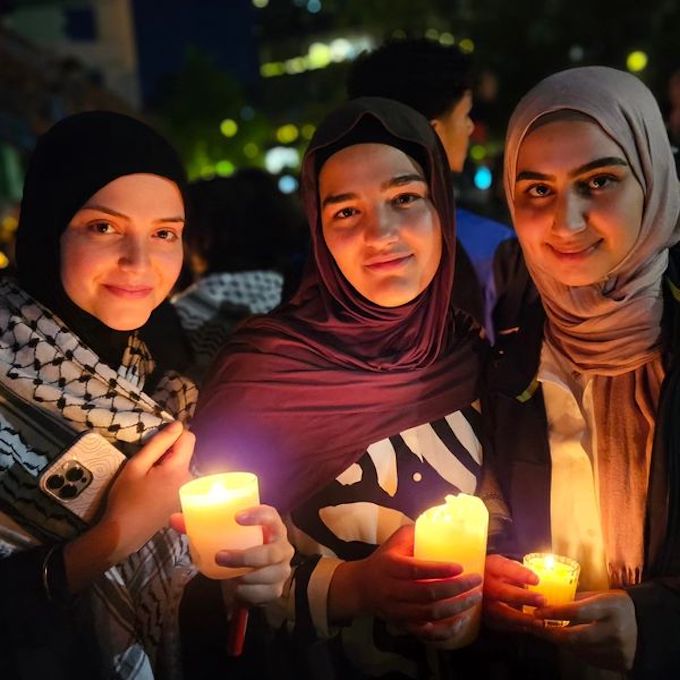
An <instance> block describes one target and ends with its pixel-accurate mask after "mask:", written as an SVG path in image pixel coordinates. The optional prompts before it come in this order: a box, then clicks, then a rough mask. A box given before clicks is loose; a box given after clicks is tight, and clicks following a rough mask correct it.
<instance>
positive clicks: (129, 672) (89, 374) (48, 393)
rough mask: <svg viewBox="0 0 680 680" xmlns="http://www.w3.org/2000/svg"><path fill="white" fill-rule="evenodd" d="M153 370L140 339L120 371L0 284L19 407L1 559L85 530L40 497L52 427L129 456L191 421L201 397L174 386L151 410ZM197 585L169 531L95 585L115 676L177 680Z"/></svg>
mask: <svg viewBox="0 0 680 680" xmlns="http://www.w3.org/2000/svg"><path fill="white" fill-rule="evenodd" d="M153 368H154V362H153V360H152V359H151V357H150V356H149V353H148V350H147V349H146V346H145V345H144V343H143V342H141V341H140V340H138V339H137V338H136V336H135V335H134V334H133V335H131V337H130V341H129V343H128V347H127V349H126V351H125V354H124V357H123V362H122V365H121V367H120V368H119V369H118V371H115V370H114V369H112V368H111V367H110V366H108V365H107V364H105V363H103V362H102V361H100V359H99V358H98V357H97V355H96V354H95V353H94V352H93V351H92V350H91V349H89V348H88V347H86V346H85V345H83V344H82V343H81V341H80V340H79V339H78V337H77V336H76V335H74V334H73V332H71V331H70V330H69V329H68V328H67V327H66V326H65V325H64V324H63V322H62V321H61V320H60V319H59V318H58V317H56V316H54V315H53V314H52V313H51V312H50V311H49V310H47V309H46V308H45V307H43V306H41V305H40V304H38V303H37V302H36V301H35V300H33V299H32V298H31V297H30V296H29V295H27V294H26V293H25V292H24V291H23V290H22V289H20V288H19V287H17V286H16V284H14V283H13V282H11V281H3V282H2V283H0V382H2V386H3V388H4V391H5V392H9V393H10V394H11V395H12V397H13V399H12V400H8V399H0V507H2V509H3V510H4V512H0V557H5V556H7V555H9V554H12V553H14V552H15V551H19V550H23V549H26V548H27V547H30V546H34V545H38V544H43V543H53V542H58V541H63V540H68V539H70V538H72V537H74V536H76V535H77V534H78V533H80V532H81V531H83V529H84V528H85V527H84V525H83V524H82V523H81V522H80V520H78V519H77V518H76V517H74V516H72V515H71V514H70V513H69V512H68V511H67V510H65V509H63V508H62V507H61V506H60V505H58V504H57V503H56V502H53V501H51V500H50V498H49V497H48V496H47V495H45V494H43V493H42V492H41V491H40V489H39V487H38V480H39V477H40V474H41V472H42V471H43V470H44V469H45V468H46V466H47V465H49V463H50V462H51V461H52V460H53V459H54V458H55V457H56V456H57V455H58V454H59V452H60V451H61V450H63V448H64V441H63V437H62V438H61V439H60V438H59V437H55V436H54V428H50V427H45V424H44V423H45V421H49V420H52V421H53V422H54V423H55V424H57V429H58V428H59V427H61V428H62V430H64V429H65V428H64V425H67V426H68V428H70V430H72V435H73V437H72V438H73V439H75V437H76V436H77V434H78V433H80V432H83V431H87V430H94V431H96V432H98V433H99V434H101V435H102V436H104V437H105V438H106V439H107V440H109V441H110V442H111V443H113V444H114V445H116V446H117V448H119V449H120V450H121V451H123V452H124V453H125V454H126V455H128V456H129V455H131V454H132V453H134V452H135V451H136V450H137V449H138V448H139V447H140V446H141V445H142V444H143V443H144V442H145V441H146V440H147V439H148V438H149V437H150V436H152V435H153V434H154V433H155V432H156V431H157V430H158V428H159V427H161V426H162V425H163V424H165V423H168V422H170V421H172V420H175V419H179V420H182V421H184V420H186V419H187V418H189V417H190V416H191V414H192V412H193V408H194V405H195V401H196V397H197V390H196V387H195V385H194V384H193V383H191V382H190V381H188V380H186V379H185V378H182V377H181V376H179V375H177V374H169V375H166V376H164V378H163V379H162V380H161V381H160V382H159V386H158V388H157V391H156V393H155V394H154V398H152V397H150V396H149V395H147V394H146V393H145V392H144V391H143V387H144V381H145V378H146V377H148V375H149V374H150V372H151V371H152V370H153ZM17 401H18V402H19V403H21V402H23V403H24V404H26V405H27V407H26V408H17V406H16V402H17ZM32 414H36V416H37V415H38V414H40V417H32ZM193 574H194V570H193V568H192V567H191V564H190V561H189V558H188V555H187V550H186V542H185V539H184V537H181V536H179V535H178V534H177V533H176V532H174V531H172V530H170V529H167V530H164V531H161V532H158V533H157V534H156V535H155V536H154V537H153V538H152V539H151V540H150V541H149V542H148V543H147V544H145V545H144V546H143V547H142V549H141V550H139V551H138V552H137V553H134V554H133V555H130V556H129V557H128V558H127V559H126V560H125V561H124V562H122V563H121V564H118V565H116V566H115V567H113V568H112V569H110V570H109V571H107V572H106V573H105V574H104V575H103V576H102V577H101V578H100V579H99V580H98V581H97V582H96V583H95V584H94V586H93V587H92V588H91V591H90V595H89V597H90V599H91V605H92V610H93V614H94V616H95V620H96V630H97V635H98V639H99V643H100V646H101V652H102V654H101V656H102V659H103V660H104V663H108V664H109V666H110V667H109V668H107V669H104V673H105V674H106V675H107V676H109V677H115V678H140V679H141V678H143V679H147V678H153V677H154V669H155V668H162V669H163V675H164V677H168V678H173V677H178V676H179V674H180V669H179V662H178V659H177V658H176V655H177V651H178V648H179V645H178V640H177V610H178V606H179V600H180V597H181V593H182V591H183V588H184V586H185V584H186V583H187V581H188V580H189V579H190V578H191V577H192V576H193Z"/></svg>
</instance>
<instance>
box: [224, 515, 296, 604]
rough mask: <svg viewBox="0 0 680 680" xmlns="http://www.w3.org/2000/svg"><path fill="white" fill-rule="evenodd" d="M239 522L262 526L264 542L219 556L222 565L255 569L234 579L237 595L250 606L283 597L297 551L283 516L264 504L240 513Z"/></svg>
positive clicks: (227, 551)
mask: <svg viewBox="0 0 680 680" xmlns="http://www.w3.org/2000/svg"><path fill="white" fill-rule="evenodd" d="M236 521H237V522H238V523H239V524H241V525H244V526H252V525H260V526H261V527H262V533H263V538H264V543H263V544H262V545H256V546H253V547H252V548H248V549H246V550H222V551H220V552H218V553H217V555H216V556H215V561H216V562H217V564H219V565H220V566H223V567H235V568H239V567H247V568H249V569H251V571H249V572H248V573H246V574H243V575H242V576H239V577H238V578H236V579H234V590H233V595H234V596H235V597H236V599H238V600H239V601H240V602H242V603H244V604H248V605H257V604H265V603H266V602H271V601H272V600H275V599H276V598H278V597H281V594H282V592H283V587H284V585H285V583H286V581H287V580H288V577H289V576H290V571H291V570H290V561H291V559H292V558H293V552H294V551H293V546H291V544H290V543H289V542H288V534H287V531H286V526H285V524H284V523H283V521H282V520H281V517H280V516H279V513H278V512H277V511H276V510H275V509H274V508H272V507H270V506H269V505H260V506H257V507H255V508H249V509H247V510H244V511H243V512H240V513H239V514H238V515H236Z"/></svg>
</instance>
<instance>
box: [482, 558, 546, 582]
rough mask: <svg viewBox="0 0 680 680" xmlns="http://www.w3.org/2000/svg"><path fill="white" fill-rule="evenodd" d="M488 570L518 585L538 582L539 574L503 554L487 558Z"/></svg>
mask: <svg viewBox="0 0 680 680" xmlns="http://www.w3.org/2000/svg"><path fill="white" fill-rule="evenodd" d="M486 571H487V572H488V573H489V574H492V575H493V576H496V577H498V578H499V579H501V580H503V581H507V582H508V583H512V584H514V585H516V586H523V585H530V586H535V585H537V584H538V576H536V574H535V573H534V572H533V571H531V569H527V568H526V567H525V566H523V565H522V564H520V563H519V562H517V561H516V560H511V559H508V558H507V557H503V555H489V556H488V557H487V558H486Z"/></svg>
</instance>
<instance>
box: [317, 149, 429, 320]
mask: <svg viewBox="0 0 680 680" xmlns="http://www.w3.org/2000/svg"><path fill="white" fill-rule="evenodd" d="M319 204H320V206H321V224H322V228H323V236H324V240H325V242H326V245H327V246H328V249H329V251H330V252H331V255H332V256H333V259H334V260H335V262H336V264H337V265H338V267H339V268H340V271H341V272H342V273H343V275H344V276H345V278H346V279H347V281H349V283H350V284H351V285H352V286H353V287H354V288H355V289H356V290H357V291H358V292H359V293H360V294H361V295H363V297H365V298H367V299H368V300H370V301H371V302H373V303H375V304H377V305H380V306H381V307H397V306H399V305H403V304H406V303H408V302H410V301H411V300H413V299H414V298H416V297H417V296H418V295H419V294H420V293H422V292H423V291H424V290H425V288H427V286H428V285H429V284H430V282H431V281H432V279H433V278H434V275H435V273H436V271H437V267H438V266H439V261H440V260H441V254H442V230H441V225H440V222H439V215H438V214H437V211H436V209H435V207H434V205H433V204H432V201H431V200H430V192H429V187H428V184H427V181H426V178H425V174H424V172H423V169H422V168H421V167H420V166H419V165H418V163H416V162H415V161H414V160H413V159H412V158H411V157H410V156H407V155H406V154H405V153H404V152H403V151H401V150H399V149H397V148H395V147H392V146H388V145H386V144H355V145H353V146H348V147H346V148H344V149H342V150H341V151H338V152H337V153H335V154H333V155H332V156H331V157H330V158H329V159H328V160H327V161H326V162H325V163H324V165H323V167H322V169H321V173H320V175H319Z"/></svg>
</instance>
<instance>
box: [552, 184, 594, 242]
mask: <svg viewBox="0 0 680 680" xmlns="http://www.w3.org/2000/svg"><path fill="white" fill-rule="evenodd" d="M587 222H588V204H587V201H586V199H585V197H583V196H581V195H580V194H579V193H578V192H577V191H566V192H564V193H563V194H562V195H561V196H559V197H558V199H557V205H556V209H555V217H554V222H553V231H554V232H556V233H558V234H561V235H563V236H565V237H567V236H570V235H572V234H578V233H579V232H581V231H583V230H584V229H585V228H586V226H587Z"/></svg>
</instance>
